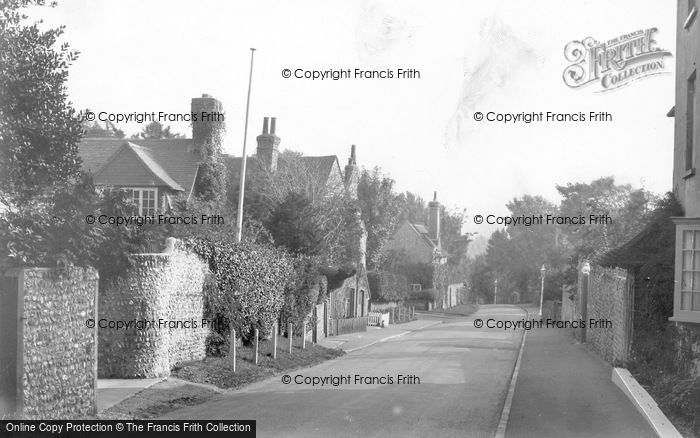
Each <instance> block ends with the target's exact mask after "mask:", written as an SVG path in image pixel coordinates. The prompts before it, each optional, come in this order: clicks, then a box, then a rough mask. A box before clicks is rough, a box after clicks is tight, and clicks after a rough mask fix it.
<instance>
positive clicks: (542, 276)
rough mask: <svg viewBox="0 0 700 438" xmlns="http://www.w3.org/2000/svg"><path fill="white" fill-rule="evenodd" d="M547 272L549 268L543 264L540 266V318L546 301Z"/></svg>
mask: <svg viewBox="0 0 700 438" xmlns="http://www.w3.org/2000/svg"><path fill="white" fill-rule="evenodd" d="M545 272H547V269H546V268H545V267H544V265H542V268H540V278H541V280H542V285H541V287H540V318H542V302H543V301H544V275H545Z"/></svg>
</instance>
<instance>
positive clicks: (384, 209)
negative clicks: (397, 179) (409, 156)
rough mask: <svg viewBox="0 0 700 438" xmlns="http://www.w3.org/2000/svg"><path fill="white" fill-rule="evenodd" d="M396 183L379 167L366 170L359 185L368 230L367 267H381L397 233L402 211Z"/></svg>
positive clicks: (363, 214) (360, 201)
mask: <svg viewBox="0 0 700 438" xmlns="http://www.w3.org/2000/svg"><path fill="white" fill-rule="evenodd" d="M393 188H394V180H393V179H391V178H389V177H388V176H385V175H383V174H382V173H381V170H380V169H379V168H378V167H375V168H374V169H373V170H372V171H369V170H363V172H362V174H361V175H360V180H359V182H358V185H357V198H358V200H359V204H360V210H361V212H362V220H363V221H364V223H365V227H366V229H367V268H368V269H369V270H374V269H377V268H379V267H380V266H381V263H382V258H383V249H384V245H385V244H386V243H387V241H388V240H389V239H390V238H391V236H392V234H393V233H394V231H395V230H396V227H397V225H398V223H399V222H398V220H399V213H400V212H401V205H400V202H399V199H398V197H397V195H396V193H394V190H393Z"/></svg>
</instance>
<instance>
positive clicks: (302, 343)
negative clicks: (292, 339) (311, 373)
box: [301, 321, 306, 350]
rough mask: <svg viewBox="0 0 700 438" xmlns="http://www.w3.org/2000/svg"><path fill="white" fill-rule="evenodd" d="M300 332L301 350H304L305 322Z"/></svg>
mask: <svg viewBox="0 0 700 438" xmlns="http://www.w3.org/2000/svg"><path fill="white" fill-rule="evenodd" d="M302 330H303V332H302V334H301V336H302V338H301V349H302V350H304V349H306V321H304V324H302Z"/></svg>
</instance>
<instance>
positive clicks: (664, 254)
mask: <svg viewBox="0 0 700 438" xmlns="http://www.w3.org/2000/svg"><path fill="white" fill-rule="evenodd" d="M677 8H678V9H677V22H676V23H677V29H676V37H677V44H676V51H677V53H676V73H675V74H676V84H675V85H676V86H675V106H674V107H673V108H672V109H671V110H670V111H669V112H668V113H667V116H668V117H674V142H673V145H674V146H673V150H674V152H673V194H674V195H675V200H671V201H673V202H665V203H664V204H663V206H662V208H658V209H657V210H656V216H655V217H654V218H652V220H651V221H650V223H649V224H648V225H647V226H646V227H645V228H644V229H643V230H642V231H641V232H640V233H638V234H637V235H636V236H634V237H633V238H632V239H631V240H629V241H628V242H627V243H625V244H624V245H622V246H620V247H619V248H616V249H613V250H611V251H609V252H608V253H606V254H605V255H604V256H603V257H602V258H601V260H600V264H601V265H602V266H603V267H605V268H623V271H616V272H618V273H619V272H623V273H624V276H625V277H626V278H627V280H626V282H627V285H626V286H625V287H624V288H619V289H620V290H618V291H617V292H616V293H615V294H611V293H609V291H608V290H606V288H602V287H600V288H598V289H600V290H601V291H602V294H606V293H607V295H608V296H610V298H611V299H610V300H608V301H604V302H602V303H601V306H600V307H608V308H614V309H615V310H616V311H617V310H619V311H617V313H619V314H621V315H622V316H620V317H617V316H616V318H617V320H616V321H615V323H616V327H623V328H624V330H623V331H625V332H627V333H622V336H620V338H621V339H622V340H623V342H622V343H623V344H627V345H625V346H624V347H623V348H620V349H619V350H620V351H622V354H620V355H619V356H620V357H621V358H622V359H626V356H627V354H626V352H628V351H629V350H630V349H631V348H633V345H631V344H633V343H632V340H634V339H644V337H645V336H646V337H647V338H649V337H652V338H653V337H655V336H658V335H657V333H656V332H654V331H653V330H652V331H649V330H647V331H645V329H646V328H647V325H648V324H649V321H652V322H654V321H655V318H656V317H657V315H660V316H661V317H662V318H664V319H665V318H666V310H665V309H666V307H663V311H662V310H656V309H657V308H658V307H659V304H658V303H660V302H665V299H666V298H668V294H669V293H670V289H672V291H673V292H672V293H673V309H672V315H670V317H669V318H668V319H669V320H670V321H671V322H670V324H674V325H675V326H676V328H677V330H676V332H677V338H675V339H674V340H673V342H674V343H675V344H676V345H675V347H674V348H676V349H677V350H679V351H680V349H681V348H690V350H691V351H700V343H698V339H699V336H700V269H698V267H700V176H699V175H697V166H698V163H700V161H698V160H699V157H700V113H699V112H698V104H699V100H700V99H698V94H697V93H696V86H697V64H698V62H700V23H698V22H697V21H698V18H697V15H698V5H697V4H696V2H695V1H688V0H678V3H677ZM676 200H677V202H676ZM678 204H680V205H678ZM608 272H609V273H613V274H615V272H612V271H608ZM587 275H588V274H585V275H582V274H581V273H579V284H581V281H580V280H581V278H582V277H584V276H587ZM591 275H593V274H591ZM614 276H615V275H613V277H614ZM600 278H603V279H604V277H603V276H602V274H601V276H600ZM586 283H588V282H587V281H586ZM595 283H601V284H604V282H601V281H599V280H598V279H597V278H596V281H595ZM608 283H610V282H608ZM579 289H580V290H581V288H580V286H579ZM587 289H591V288H590V287H588V286H587ZM607 289H610V290H612V291H613V292H614V291H615V288H614V287H608V288H607ZM658 294H662V295H663V297H658V296H656V295H658ZM578 296H580V294H577V297H578ZM608 296H606V297H605V298H606V299H608ZM587 299H588V297H587ZM611 300H615V301H618V302H619V304H618V305H615V306H611V305H610V302H611ZM562 301H563V303H566V300H565V299H563V300H562ZM575 305H576V306H577V307H578V306H580V303H579V301H578V298H577V301H576V303H575ZM587 307H588V308H591V307H593V308H594V310H595V305H594V306H591V305H590V300H589V301H588V306H587ZM650 309H652V310H653V312H652V311H651V310H650ZM635 321H637V323H639V325H635V324H636V323H635ZM647 340H648V339H647ZM658 340H659V341H660V342H664V343H666V342H668V340H667V338H659V339H658ZM694 363H695V367H694V368H695V373H696V375H697V374H698V373H700V360H698V359H697V358H696V359H694Z"/></svg>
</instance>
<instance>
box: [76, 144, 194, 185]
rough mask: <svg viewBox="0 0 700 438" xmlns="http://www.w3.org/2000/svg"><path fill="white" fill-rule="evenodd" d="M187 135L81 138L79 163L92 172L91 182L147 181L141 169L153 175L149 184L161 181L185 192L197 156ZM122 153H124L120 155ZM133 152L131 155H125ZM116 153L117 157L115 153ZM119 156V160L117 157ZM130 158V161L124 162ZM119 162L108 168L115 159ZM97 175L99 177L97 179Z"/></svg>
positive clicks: (141, 182)
mask: <svg viewBox="0 0 700 438" xmlns="http://www.w3.org/2000/svg"><path fill="white" fill-rule="evenodd" d="M192 149H193V147H192V140H191V139H181V138H177V139H166V140H138V139H129V140H125V139H116V138H85V139H83V140H82V141H81V142H80V156H81V158H82V159H83V167H84V168H85V169H86V170H89V171H90V172H92V173H93V175H95V178H96V179H95V182H97V183H101V184H109V185H115V186H134V185H136V184H143V183H147V182H148V181H145V182H144V181H143V178H145V174H144V169H145V172H146V173H147V174H151V175H152V177H153V181H152V182H153V184H152V185H165V186H168V187H170V188H172V189H173V190H184V191H185V192H186V193H189V192H190V191H191V189H192V186H193V184H194V180H195V177H196V175H197V168H198V167H199V162H200V161H201V157H200V156H199V154H197V153H196V152H191V150H192ZM122 154H124V156H122ZM129 154H133V158H129ZM118 155H119V157H118ZM117 158H119V160H117ZM131 159H133V162H134V164H133V165H131V164H129V165H126V163H129V162H130V161H129V160H131ZM118 161H120V162H121V164H122V165H121V166H120V167H119V168H118V169H117V168H114V169H111V168H110V167H111V166H116V165H117V162H118ZM100 177H102V178H103V180H100Z"/></svg>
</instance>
